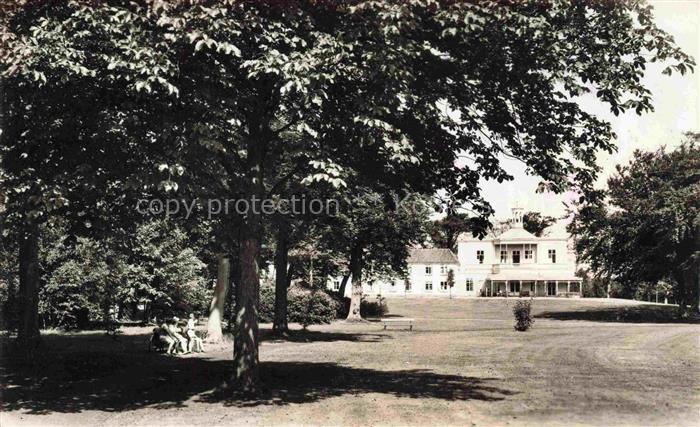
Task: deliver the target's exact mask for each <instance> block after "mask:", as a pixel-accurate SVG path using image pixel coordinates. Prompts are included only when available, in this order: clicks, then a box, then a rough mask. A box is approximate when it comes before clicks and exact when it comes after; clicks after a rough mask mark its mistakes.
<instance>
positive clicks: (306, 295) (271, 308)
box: [258, 285, 338, 328]
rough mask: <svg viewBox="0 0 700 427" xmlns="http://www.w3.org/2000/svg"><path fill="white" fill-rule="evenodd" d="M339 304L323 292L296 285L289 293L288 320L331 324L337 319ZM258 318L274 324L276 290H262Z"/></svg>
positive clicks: (305, 323) (304, 325)
mask: <svg viewBox="0 0 700 427" xmlns="http://www.w3.org/2000/svg"><path fill="white" fill-rule="evenodd" d="M337 311H338V303H337V302H336V300H335V299H334V298H333V297H332V296H330V295H329V294H328V293H326V292H325V291H323V290H316V289H309V288H307V287H302V286H297V285H294V286H292V287H290V288H289V290H288V291H287V319H288V321H289V322H297V323H300V324H301V325H302V326H303V327H304V328H306V327H307V326H309V325H316V324H321V323H330V322H331V321H333V320H334V319H335V318H336V313H337ZM258 317H259V319H260V321H261V322H272V321H273V320H274V318H275V288H274V287H272V286H263V287H261V289H260V301H259V303H258Z"/></svg>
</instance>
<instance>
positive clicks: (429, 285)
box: [425, 282, 433, 291]
mask: <svg viewBox="0 0 700 427" xmlns="http://www.w3.org/2000/svg"><path fill="white" fill-rule="evenodd" d="M425 290H426V291H432V290H433V282H425Z"/></svg>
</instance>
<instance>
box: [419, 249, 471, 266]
mask: <svg viewBox="0 0 700 427" xmlns="http://www.w3.org/2000/svg"><path fill="white" fill-rule="evenodd" d="M408 263H409V264H458V263H459V261H458V260H457V257H456V256H455V254H454V253H452V251H451V250H449V249H442V248H427V249H426V248H411V249H410V252H409V255H408Z"/></svg>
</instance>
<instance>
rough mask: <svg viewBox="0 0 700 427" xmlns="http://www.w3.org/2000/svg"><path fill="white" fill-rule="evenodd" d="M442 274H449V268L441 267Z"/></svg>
mask: <svg viewBox="0 0 700 427" xmlns="http://www.w3.org/2000/svg"><path fill="white" fill-rule="evenodd" d="M440 274H447V266H446V265H441V266H440Z"/></svg>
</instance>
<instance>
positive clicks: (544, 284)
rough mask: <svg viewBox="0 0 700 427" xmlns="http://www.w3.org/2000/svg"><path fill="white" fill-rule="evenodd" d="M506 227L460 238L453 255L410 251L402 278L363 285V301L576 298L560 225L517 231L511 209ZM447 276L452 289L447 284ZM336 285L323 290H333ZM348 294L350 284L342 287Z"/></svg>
mask: <svg viewBox="0 0 700 427" xmlns="http://www.w3.org/2000/svg"><path fill="white" fill-rule="evenodd" d="M512 212H513V214H512V218H511V220H510V225H511V228H510V229H509V230H507V231H505V232H503V233H501V234H498V235H496V234H491V235H488V236H486V237H484V238H483V239H478V238H474V237H472V236H471V235H470V234H466V233H465V234H462V235H461V236H460V237H459V239H458V246H457V255H455V254H454V253H453V252H452V251H451V250H449V249H424V248H413V249H411V253H410V256H409V259H408V276H407V277H405V278H396V279H394V280H388V281H370V282H367V283H365V284H364V285H363V288H364V289H363V291H364V293H365V294H366V295H368V296H376V295H383V296H391V295H396V296H399V295H405V296H409V295H425V296H428V295H435V296H448V295H452V296H474V297H475V296H499V295H502V296H507V295H508V296H519V295H521V296H580V292H581V278H579V277H576V276H575V274H574V273H575V272H576V258H575V255H574V253H573V251H572V250H570V241H569V235H568V233H567V232H566V230H565V229H564V227H563V226H561V225H560V224H555V225H552V226H551V227H549V228H547V229H546V230H545V231H544V233H543V235H542V237H536V236H534V235H533V234H531V233H529V232H527V231H526V230H525V229H524V228H523V213H524V210H523V209H522V208H517V207H516V208H513V210H512ZM450 270H452V271H453V275H454V286H453V287H451V288H450V286H449V284H448V273H449V271H450ZM339 283H340V282H339V280H332V281H331V282H330V283H329V284H328V286H329V288H331V289H335V290H337V289H338V287H339ZM346 295H348V296H349V295H350V285H349V284H348V286H347V287H346Z"/></svg>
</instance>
